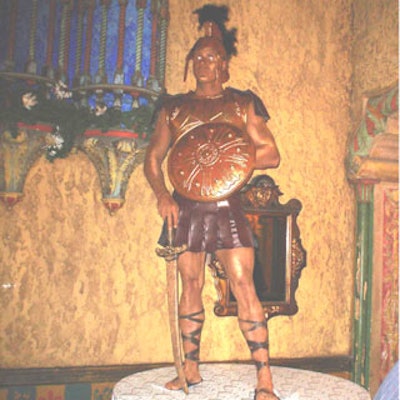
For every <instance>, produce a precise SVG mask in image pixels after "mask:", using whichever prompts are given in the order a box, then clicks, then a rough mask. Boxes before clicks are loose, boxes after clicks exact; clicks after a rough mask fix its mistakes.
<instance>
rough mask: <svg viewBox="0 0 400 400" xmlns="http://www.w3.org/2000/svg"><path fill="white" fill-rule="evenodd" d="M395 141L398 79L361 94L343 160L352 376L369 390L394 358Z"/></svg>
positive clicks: (396, 271) (396, 186) (397, 150)
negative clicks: (349, 224) (351, 237)
mask: <svg viewBox="0 0 400 400" xmlns="http://www.w3.org/2000/svg"><path fill="white" fill-rule="evenodd" d="M398 142H399V131H398V83H396V84H395V85H393V86H391V87H389V88H387V89H385V90H383V91H382V90H380V91H378V92H375V93H373V92H372V93H369V94H368V95H367V96H366V97H365V101H364V107H363V115H362V119H361V123H360V125H359V127H358V129H357V130H356V132H355V133H354V138H353V141H352V143H351V146H350V148H349V152H348V157H347V160H346V170H347V177H348V179H349V181H350V183H351V184H352V185H354V188H355V194H356V210H357V212H356V224H357V225H356V248H355V272H354V273H355V287H354V290H355V291H354V301H355V303H354V325H353V357H354V359H353V361H354V364H353V371H352V379H353V380H354V381H355V382H356V383H358V384H360V385H362V386H364V387H365V388H367V389H369V390H371V393H374V391H375V390H376V389H377V388H378V386H379V385H380V383H381V382H382V380H383V378H384V377H385V375H386V374H387V372H388V371H389V370H390V368H391V367H392V366H393V365H394V363H395V362H396V361H397V360H398V322H397V320H396V321H395V322H393V317H392V315H398V289H397V290H396V288H397V281H398V268H399V265H398V257H396V256H394V257H393V256H390V257H389V256H388V253H393V247H394V246H393V238H394V237H397V235H398V205H397V207H395V206H394V205H393V204H394V203H393V201H392V202H390V200H388V199H387V196H386V194H388V193H390V194H391V196H392V197H393V198H396V197H397V198H398V179H399V174H398V169H399V164H398V162H399V161H398V156H399V147H398ZM389 203H390V204H389ZM388 221H390V224H389V223H388ZM388 225H390V229H389V230H388ZM395 251H397V249H396V250H395ZM387 276H392V278H393V279H396V276H397V279H396V280H395V281H392V282H391V281H390V280H389V281H388V279H387ZM386 304H390V310H391V311H390V317H388V316H387V315H386V314H387V311H386V310H385V305H386ZM396 309H397V311H396Z"/></svg>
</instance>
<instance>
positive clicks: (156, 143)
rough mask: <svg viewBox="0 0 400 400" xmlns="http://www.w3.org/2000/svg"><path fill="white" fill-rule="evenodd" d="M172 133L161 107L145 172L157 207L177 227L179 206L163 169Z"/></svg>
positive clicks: (149, 148) (170, 223) (147, 152)
mask: <svg viewBox="0 0 400 400" xmlns="http://www.w3.org/2000/svg"><path fill="white" fill-rule="evenodd" d="M171 142H172V134H171V131H170V129H169V127H168V124H167V119H166V112H165V110H164V109H161V111H160V113H159V114H158V118H157V122H156V126H155V129H154V132H153V135H152V137H151V139H150V143H149V145H148V147H147V150H146V156H145V160H144V173H145V176H146V178H147V180H148V182H149V184H150V187H151V188H152V190H153V192H154V194H155V196H156V198H157V207H158V212H159V214H160V216H161V217H162V218H163V220H165V219H166V220H167V221H168V225H169V226H170V227H176V224H177V221H178V212H179V209H178V206H177V204H176V202H175V201H174V199H173V198H172V196H171V194H170V192H169V190H168V188H167V186H166V184H165V177H164V174H163V171H162V164H163V161H164V159H165V157H166V156H167V153H168V150H169V148H170V146H171Z"/></svg>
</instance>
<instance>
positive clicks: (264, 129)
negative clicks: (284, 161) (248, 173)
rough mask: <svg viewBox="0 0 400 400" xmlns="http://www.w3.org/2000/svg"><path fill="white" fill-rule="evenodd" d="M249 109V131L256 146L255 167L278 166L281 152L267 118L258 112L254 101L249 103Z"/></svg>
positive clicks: (247, 124)
mask: <svg viewBox="0 0 400 400" xmlns="http://www.w3.org/2000/svg"><path fill="white" fill-rule="evenodd" d="M247 111H248V112H247V121H246V128H247V133H248V134H249V135H250V137H251V138H252V140H253V142H254V144H255V146H256V161H255V169H265V168H276V167H278V165H279V162H280V154H279V150H278V147H277V145H276V143H275V139H274V136H273V135H272V133H271V131H270V130H269V129H268V126H267V124H266V118H265V117H263V116H262V115H259V113H257V112H256V110H255V105H254V102H250V103H249V105H248V110H247Z"/></svg>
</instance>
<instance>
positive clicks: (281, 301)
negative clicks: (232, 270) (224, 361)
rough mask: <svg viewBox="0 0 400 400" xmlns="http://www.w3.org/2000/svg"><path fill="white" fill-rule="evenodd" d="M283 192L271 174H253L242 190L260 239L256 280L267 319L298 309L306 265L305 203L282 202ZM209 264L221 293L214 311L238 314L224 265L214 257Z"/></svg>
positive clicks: (246, 209) (247, 210) (216, 312)
mask: <svg viewBox="0 0 400 400" xmlns="http://www.w3.org/2000/svg"><path fill="white" fill-rule="evenodd" d="M281 194H282V193H281V192H280V190H279V187H278V186H277V185H275V182H274V180H273V179H272V178H271V177H270V176H268V175H259V176H257V177H255V178H253V179H252V181H251V182H250V183H249V184H247V185H246V186H245V187H244V188H243V189H242V191H241V198H242V202H243V206H244V209H245V212H246V215H247V217H248V219H249V222H250V225H251V227H252V230H253V232H254V235H255V238H256V243H257V245H256V249H255V268H254V282H255V285H256V290H257V295H258V297H259V298H260V300H261V303H262V305H263V308H264V311H265V313H266V316H267V319H269V318H272V317H274V316H276V315H293V314H295V313H296V312H297V311H298V306H297V303H296V299H295V292H296V289H297V287H298V284H299V279H300V275H301V271H302V269H303V268H304V267H305V265H306V251H305V250H304V249H303V247H302V244H301V239H300V230H299V227H298V226H297V222H296V219H297V216H298V214H299V212H300V210H301V208H302V205H301V203H300V201H299V200H297V199H291V200H290V201H289V202H288V203H286V204H280V203H279V199H278V197H279V196H280V195H281ZM209 267H210V268H211V271H212V274H213V277H214V282H215V287H216V290H217V294H218V300H217V302H216V304H215V307H214V312H215V314H216V315H217V316H233V315H237V303H236V299H235V298H234V296H233V294H232V292H231V290H230V285H229V279H228V278H227V276H226V274H225V270H224V267H223V265H221V263H220V262H219V261H218V260H217V259H216V258H215V257H213V258H212V259H211V262H210V263H209Z"/></svg>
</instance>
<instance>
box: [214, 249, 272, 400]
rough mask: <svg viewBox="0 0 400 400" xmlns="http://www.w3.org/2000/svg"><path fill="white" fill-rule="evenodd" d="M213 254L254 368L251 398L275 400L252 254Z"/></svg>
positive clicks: (233, 251)
mask: <svg viewBox="0 0 400 400" xmlns="http://www.w3.org/2000/svg"><path fill="white" fill-rule="evenodd" d="M216 255H217V257H218V259H219V260H220V261H221V263H222V264H223V265H224V266H225V268H226V273H227V275H228V278H229V281H230V285H231V289H232V292H233V294H234V295H235V298H236V300H237V304H238V316H239V326H240V329H241V330H242V332H243V335H244V337H245V339H246V341H247V344H248V346H249V349H250V352H251V356H252V358H253V360H254V362H255V364H256V367H257V387H256V392H255V395H254V399H256V400H277V399H278V397H277V396H276V395H275V394H274V393H273V383H272V375H271V369H270V366H269V352H268V330H267V323H266V320H265V315H264V311H263V309H262V306H261V303H260V301H259V299H258V297H257V295H256V291H255V287H254V282H253V268H254V251H253V249H252V248H248V247H241V248H235V249H229V250H228V249H224V250H218V251H217V252H216Z"/></svg>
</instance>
